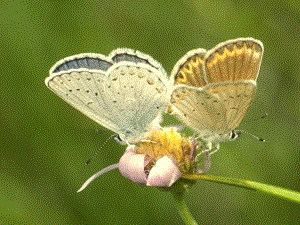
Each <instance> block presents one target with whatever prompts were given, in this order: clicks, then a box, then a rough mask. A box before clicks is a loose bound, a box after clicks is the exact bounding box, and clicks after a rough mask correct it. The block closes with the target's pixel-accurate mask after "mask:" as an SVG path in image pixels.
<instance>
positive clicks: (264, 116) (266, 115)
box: [243, 113, 269, 125]
mask: <svg viewBox="0 0 300 225" xmlns="http://www.w3.org/2000/svg"><path fill="white" fill-rule="evenodd" d="M268 116H269V114H268V113H265V114H264V115H263V116H261V117H259V118H256V119H254V120H251V122H256V121H258V120H261V119H265V118H266V117H268ZM245 124H247V123H243V125H245Z"/></svg>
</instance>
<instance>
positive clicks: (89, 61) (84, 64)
mask: <svg viewBox="0 0 300 225" xmlns="http://www.w3.org/2000/svg"><path fill="white" fill-rule="evenodd" d="M111 66H112V63H110V62H107V61H105V60H102V59H99V58H95V57H89V56H86V57H83V58H75V59H70V60H67V61H65V62H63V63H61V64H60V65H58V66H57V67H56V68H55V69H54V71H53V72H54V73H57V72H61V71H68V70H71V69H82V68H84V69H94V70H102V71H107V70H108V68H109V67H111Z"/></svg>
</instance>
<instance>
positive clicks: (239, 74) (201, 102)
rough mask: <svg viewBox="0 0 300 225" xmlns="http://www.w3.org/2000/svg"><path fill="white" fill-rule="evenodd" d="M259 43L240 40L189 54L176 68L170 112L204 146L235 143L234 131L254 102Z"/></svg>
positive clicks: (260, 57)
mask: <svg viewBox="0 0 300 225" xmlns="http://www.w3.org/2000/svg"><path fill="white" fill-rule="evenodd" d="M262 55H263V44H262V42H260V41H258V40H255V39H253V38H238V39H234V40H229V41H226V42H224V43H221V44H219V45H217V46H216V47H215V48H213V49H211V50H209V51H206V50H205V49H195V50H192V51H190V52H188V53H187V54H186V55H185V56H184V57H183V58H181V59H180V60H179V61H178V62H177V64H176V65H175V67H174V69H173V71H172V73H171V77H172V79H173V80H174V90H173V93H172V95H171V100H170V102H171V106H170V108H169V113H170V114H172V115H175V116H177V117H178V118H179V119H180V120H181V121H182V122H184V123H185V124H186V125H188V126H189V127H190V128H192V129H193V130H194V131H196V133H197V134H198V135H199V137H200V138H202V139H203V140H204V141H205V142H206V143H208V144H210V146H211V144H212V143H215V144H216V148H217V149H219V143H220V142H223V141H229V140H235V139H236V138H237V137H238V136H239V135H240V132H238V131H235V129H236V127H237V126H239V124H240V123H241V122H242V120H243V119H244V117H245V114H246V112H247V110H248V109H249V107H250V106H251V103H252V101H253V99H254V95H255V92H256V79H257V76H258V73H259V69H260V65H261V60H262Z"/></svg>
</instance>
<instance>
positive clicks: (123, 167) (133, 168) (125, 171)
mask: <svg viewBox="0 0 300 225" xmlns="http://www.w3.org/2000/svg"><path fill="white" fill-rule="evenodd" d="M135 148H136V146H135V145H130V146H128V147H127V150H126V152H125V153H124V155H123V156H122V157H121V159H120V161H119V170H120V173H121V174H122V175H123V176H124V177H126V178H127V179H129V180H132V181H133V182H135V183H141V184H145V183H146V174H145V171H144V168H145V156H146V155H145V154H136V153H135Z"/></svg>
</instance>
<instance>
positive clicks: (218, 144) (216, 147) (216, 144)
mask: <svg viewBox="0 0 300 225" xmlns="http://www.w3.org/2000/svg"><path fill="white" fill-rule="evenodd" d="M219 149H220V143H219V142H216V143H215V145H214V151H212V152H211V153H210V154H211V155H212V154H215V153H216V152H217V151H219ZM210 150H212V148H211V149H210Z"/></svg>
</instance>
